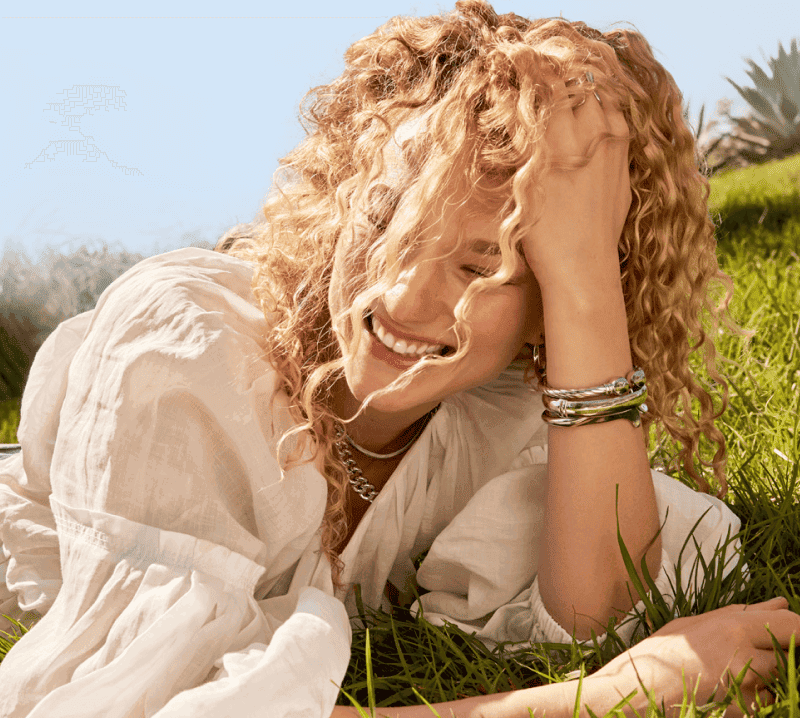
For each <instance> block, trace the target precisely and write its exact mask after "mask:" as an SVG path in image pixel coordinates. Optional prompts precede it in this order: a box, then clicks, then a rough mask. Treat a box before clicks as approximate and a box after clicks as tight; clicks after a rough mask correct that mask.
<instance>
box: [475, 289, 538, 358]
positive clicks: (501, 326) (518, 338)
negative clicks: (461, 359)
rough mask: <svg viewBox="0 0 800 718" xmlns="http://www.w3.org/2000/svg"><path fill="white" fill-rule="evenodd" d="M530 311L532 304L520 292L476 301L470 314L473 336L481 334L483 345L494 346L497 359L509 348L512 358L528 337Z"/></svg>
mask: <svg viewBox="0 0 800 718" xmlns="http://www.w3.org/2000/svg"><path fill="white" fill-rule="evenodd" d="M520 294H522V292H520ZM532 314H533V312H532V311H531V307H530V306H529V305H526V303H525V302H524V300H523V298H522V297H519V296H511V297H503V298H500V297H497V298H493V299H488V300H487V301H483V302H481V301H477V302H476V303H475V306H474V309H473V311H472V312H471V317H470V325H471V326H472V334H473V337H474V339H475V340H478V337H480V341H481V344H482V345H483V346H484V347H487V346H494V347H496V348H497V350H498V360H501V357H500V354H501V353H502V354H503V355H505V354H507V353H509V352H510V353H512V358H513V356H514V355H516V353H517V352H518V351H519V349H520V347H521V346H522V345H523V344H524V343H525V342H526V341H527V336H528V334H529V333H530V325H531V321H532ZM502 359H505V357H504V356H503V357H502Z"/></svg>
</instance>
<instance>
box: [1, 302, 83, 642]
mask: <svg viewBox="0 0 800 718" xmlns="http://www.w3.org/2000/svg"><path fill="white" fill-rule="evenodd" d="M90 319H91V312H85V313H83V314H79V315H78V316H76V317H72V318H71V319H68V320H67V321H65V322H62V323H61V324H60V325H59V326H58V327H57V328H56V329H55V331H53V332H52V333H51V334H50V335H49V336H48V337H47V339H46V340H45V342H44V344H43V345H42V347H41V348H40V349H39V351H38V352H37V353H36V356H35V358H34V361H33V366H32V368H31V371H30V376H29V379H28V382H27V384H26V387H25V394H24V396H23V398H22V417H21V421H20V425H19V427H18V429H17V435H18V436H19V437H24V441H25V446H26V447H27V448H26V450H25V452H24V454H23V453H17V454H14V455H13V456H9V457H7V458H5V459H4V460H2V461H0V547H1V548H2V552H0V614H3V615H9V616H11V617H12V618H15V619H17V620H19V619H20V618H23V615H24V616H25V617H27V618H28V619H32V620H38V619H39V618H41V617H42V615H44V614H45V613H46V612H47V611H48V610H49V609H50V607H51V606H52V605H53V601H54V600H55V598H56V595H57V594H58V591H59V589H60V588H61V565H60V563H59V551H58V536H57V534H56V526H55V520H54V518H53V512H52V510H51V509H50V502H49V496H50V462H51V461H52V459H53V446H54V444H55V437H56V432H57V430H58V413H59V409H60V408H61V403H62V402H63V400H64V392H65V391H66V385H67V369H68V368H69V363H70V361H71V360H72V357H73V356H74V354H75V351H76V350H77V348H78V346H79V345H80V343H81V340H82V339H83V335H84V333H85V331H86V327H87V326H88V324H89V321H90ZM30 416H34V417H35V421H34V422H33V424H35V427H34V428H33V430H34V432H35V435H36V438H35V440H34V441H29V440H28V437H29V436H31V428H32V427H31V422H30V421H29V420H28V417H30ZM22 440H23V439H22V438H20V441H22ZM23 622H24V623H26V624H28V623H29V620H26V621H23ZM10 626H11V624H10V623H9V622H8V621H7V620H6V619H4V618H2V616H0V630H4V631H8V630H9V628H10Z"/></svg>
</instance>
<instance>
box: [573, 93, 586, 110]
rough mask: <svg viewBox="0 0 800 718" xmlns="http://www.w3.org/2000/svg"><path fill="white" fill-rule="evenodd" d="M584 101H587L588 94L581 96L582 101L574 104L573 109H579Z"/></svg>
mask: <svg viewBox="0 0 800 718" xmlns="http://www.w3.org/2000/svg"><path fill="white" fill-rule="evenodd" d="M584 102H586V95H584V96H583V97H581V101H580V102H579V103H578V104H577V105H573V106H572V109H573V110H577V109H578V108H579V107H580V106H581V105H582V104H583V103H584Z"/></svg>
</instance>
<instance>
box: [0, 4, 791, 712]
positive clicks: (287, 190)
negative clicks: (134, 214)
mask: <svg viewBox="0 0 800 718" xmlns="http://www.w3.org/2000/svg"><path fill="white" fill-rule="evenodd" d="M346 59H347V69H346V71H345V73H344V74H343V75H342V77H340V78H339V79H337V80H336V81H334V82H333V83H332V84H331V85H329V86H327V87H325V88H319V89H318V90H317V94H316V102H315V104H314V105H313V106H312V108H311V112H310V115H311V121H312V125H313V127H312V130H311V131H310V132H309V135H308V137H307V138H306V140H305V141H304V142H303V143H302V144H301V145H300V147H298V148H297V149H296V150H295V151H294V152H293V153H292V154H290V155H289V157H288V158H287V159H286V160H285V164H286V166H287V168H289V170H290V171H291V173H292V176H291V177H290V181H289V182H287V183H285V184H283V185H281V186H279V187H278V188H277V191H276V192H275V194H274V195H273V196H271V197H270V198H269V199H268V201H267V202H266V204H265V206H264V209H263V219H262V220H261V221H258V222H254V223H252V224H251V225H248V226H244V227H241V226H240V227H236V228H234V229H233V230H231V232H229V233H228V235H226V236H225V237H223V238H222V240H221V241H220V243H219V245H218V247H217V250H218V251H217V252H216V253H211V252H205V251H202V250H194V249H189V250H178V251H176V252H171V253H168V254H165V255H161V256H158V257H153V258H150V259H148V260H145V261H143V262H141V263H140V264H139V265H137V266H136V267H134V268H133V269H132V270H130V271H129V272H127V273H126V274H125V275H123V276H122V277H121V278H120V279H118V280H117V281H116V282H115V283H114V284H113V285H112V286H111V287H109V289H108V290H107V291H106V292H105V293H104V295H103V296H102V297H101V299H100V301H99V302H98V304H97V306H96V308H95V309H94V310H93V311H91V312H87V313H85V314H82V315H80V316H78V317H75V318H73V319H71V320H69V321H67V322H64V323H63V324H62V325H61V326H60V327H59V328H58V330H56V332H55V333H54V334H53V335H51V337H49V338H48V340H47V342H46V343H45V345H44V346H43V347H42V349H41V351H40V352H39V354H38V355H37V357H36V361H35V363H34V366H33V368H32V370H31V375H30V379H29V382H28V385H27V387H26V391H25V396H24V397H23V406H22V422H21V424H20V428H19V431H18V435H19V438H20V442H21V444H22V453H21V454H20V455H18V456H16V457H14V458H13V459H10V460H7V461H5V462H4V464H3V466H2V474H0V476H2V479H3V482H2V484H0V488H1V489H2V491H3V493H2V494H0V526H2V532H3V533H2V539H3V543H4V553H5V555H6V557H7V565H6V574H5V578H6V584H7V589H6V595H7V599H6V604H5V605H8V604H9V603H11V602H12V601H13V602H17V603H18V605H19V609H20V610H31V609H36V610H38V611H39V612H40V613H42V614H44V617H43V618H42V619H41V620H40V621H39V622H38V623H37V625H36V626H35V627H34V628H33V629H32V630H31V631H30V632H29V633H28V634H27V635H26V636H25V637H24V638H23V639H22V640H20V641H19V643H18V644H17V645H16V646H15V647H14V648H13V650H12V651H11V652H10V653H9V654H8V656H7V658H6V659H5V661H4V662H3V663H2V665H0V683H2V691H0V715H3V716H14V717H17V716H33V717H34V718H39V717H40V716H58V715H75V714H80V715H82V716H89V715H97V716H104V717H105V716H116V715H120V716H133V715H146V716H158V718H167V717H172V716H190V715H191V716H209V717H210V716H222V715H237V716H239V715H261V714H263V715H270V716H289V715H293V716H295V715H303V716H329V715H332V714H333V715H337V716H338V715H342V716H343V715H353V711H352V710H351V709H349V708H345V707H336V708H334V703H335V700H336V697H337V695H338V688H337V686H338V685H339V684H340V682H341V679H342V677H343V675H344V673H345V670H346V667H347V663H348V658H349V642H350V625H349V622H348V615H354V614H355V610H354V609H355V607H354V603H353V589H352V586H353V584H355V583H359V584H360V585H361V587H362V594H363V596H364V599H365V602H367V603H368V604H371V605H382V606H383V607H384V608H388V607H389V606H390V599H391V600H392V601H394V602H400V603H405V604H408V603H410V602H411V599H412V597H413V591H414V588H415V581H416V580H418V582H419V585H420V586H422V587H424V588H426V589H428V590H429V592H428V593H426V594H425V595H424V596H423V597H422V599H421V603H422V608H423V609H424V610H425V615H426V617H427V618H428V619H429V620H432V621H434V622H437V621H438V622H441V620H442V619H443V618H447V619H448V620H451V621H454V622H456V623H458V624H459V625H461V626H463V627H466V628H468V629H471V630H475V631H477V634H478V635H479V636H480V637H481V638H482V639H484V640H486V641H487V642H492V641H499V640H528V641H534V640H538V641H542V640H547V641H570V640H571V635H572V634H573V632H574V634H575V636H576V637H577V638H579V639H589V638H590V636H591V632H592V630H594V631H595V632H596V633H597V632H603V631H604V629H605V628H606V627H607V624H608V621H609V619H611V618H612V617H614V618H615V619H619V618H620V617H623V618H624V617H626V616H627V617H628V618H630V615H629V614H631V607H632V603H633V601H632V600H631V594H630V593H629V591H628V582H627V580H626V579H627V578H628V576H627V572H626V571H625V567H624V565H623V563H622V560H621V558H620V556H619V550H618V547H617V535H616V527H617V517H618V519H619V526H620V527H621V531H622V537H623V539H624V541H625V543H626V545H627V547H628V549H629V551H630V553H631V555H632V557H633V560H634V563H635V565H637V566H639V565H640V563H641V560H642V559H644V560H645V561H646V565H647V568H648V570H649V572H650V574H651V575H652V576H655V577H656V585H657V586H658V588H659V590H661V592H662V593H663V594H665V595H671V594H672V590H671V588H672V587H673V586H674V582H675V573H674V563H675V562H676V561H677V560H678V554H679V550H680V547H681V546H682V545H683V543H684V541H686V538H687V536H688V535H689V532H690V529H691V528H692V527H693V526H694V524H695V523H696V522H698V521H699V523H698V526H697V530H696V531H695V533H694V536H695V538H696V539H697V541H698V544H699V549H700V553H701V554H703V556H704V558H705V559H706V560H708V559H709V558H710V557H711V556H713V555H714V551H715V550H716V549H717V548H718V546H719V544H720V543H721V542H722V541H723V540H725V539H728V538H729V537H730V535H731V534H733V533H736V531H737V530H738V528H739V522H738V520H737V519H736V517H735V516H734V515H733V514H732V512H730V510H729V509H728V508H727V507H726V506H725V505H724V504H723V503H722V502H721V501H720V500H719V498H717V497H712V496H709V495H708V493H697V492H693V491H691V490H690V489H688V488H687V487H685V486H683V485H682V484H680V483H679V482H676V481H674V480H672V479H670V478H668V477H665V476H664V475H662V474H658V473H657V472H651V470H650V468H649V466H648V459H647V453H646V444H645V436H646V433H645V431H644V430H645V429H646V428H647V427H649V426H650V425H651V424H653V423H654V422H656V423H658V424H660V425H661V426H663V427H664V428H665V429H666V431H667V432H668V433H669V434H670V435H671V436H673V437H674V438H676V439H678V440H679V441H681V442H682V444H683V446H684V449H683V454H682V458H683V462H684V466H685V467H686V469H687V470H688V471H689V472H690V474H691V475H693V476H694V477H695V478H696V479H697V480H698V482H699V483H700V484H701V485H702V487H703V488H704V489H706V490H709V486H708V484H706V483H705V482H704V480H703V479H702V477H701V476H700V474H699V472H698V471H697V469H696V465H695V462H696V461H699V460H700V456H699V442H700V438H701V436H705V437H706V438H707V439H708V440H710V441H711V442H713V443H716V445H717V446H718V450H717V452H716V455H715V457H714V461H713V462H712V468H713V471H714V474H715V477H716V479H717V480H718V481H719V482H720V483H721V486H722V491H721V493H722V492H724V490H725V488H726V485H725V481H724V475H723V467H724V440H723V437H722V435H721V433H720V432H719V431H718V430H717V429H716V428H715V427H714V423H713V421H714V418H716V416H717V415H718V412H717V411H716V409H715V407H714V405H713V402H712V400H711V397H710V395H709V394H708V393H707V392H706V390H705V389H704V388H703V386H702V385H701V384H700V382H699V381H698V380H697V378H696V377H695V376H694V375H693V374H692V372H691V370H690V368H689V365H688V361H687V359H688V354H689V352H690V343H689V339H690V338H692V339H699V340H700V341H701V343H704V345H705V347H706V355H705V364H706V367H707V368H708V371H709V376H711V378H712V379H713V380H714V381H715V382H717V383H718V384H720V385H721V386H722V387H723V388H724V387H725V384H724V381H723V380H722V377H720V375H719V374H718V373H717V372H716V369H715V367H714V350H713V336H714V335H713V333H712V332H713V331H715V329H716V326H717V325H718V323H719V322H720V321H721V317H722V310H720V309H717V308H715V307H714V306H713V305H712V304H711V302H710V300H709V299H708V292H707V288H708V285H709V282H710V281H711V280H713V279H716V278H724V275H721V273H720V272H719V270H718V267H717V264H716V259H715V257H714V244H713V237H712V231H713V227H712V225H711V223H710V221H709V219H708V216H707V210H706V205H705V200H706V196H707V185H706V183H705V182H704V180H703V179H702V177H701V176H700V175H699V174H698V172H697V170H696V168H695V164H694V156H693V144H692V138H691V135H690V133H689V132H688V130H687V129H686V127H685V126H684V125H683V123H682V121H681V117H680V96H679V94H678V92H677V90H676V89H675V87H674V84H673V82H672V80H671V78H670V77H669V75H668V74H667V73H666V72H665V71H664V69H663V68H662V67H661V66H660V65H659V64H658V63H657V62H656V61H655V60H654V59H653V56H652V53H651V52H650V49H649V47H648V46H647V44H646V43H645V41H644V40H643V39H642V38H641V37H640V36H639V35H637V34H636V33H631V32H626V31H613V32H610V33H607V34H606V35H601V34H600V33H597V32H596V31H593V30H591V29H589V28H587V27H585V26H583V25H581V24H570V23H567V22H566V21H563V20H552V21H540V22H535V23H531V22H529V21H527V20H524V19H522V18H520V17H518V16H516V15H505V16H503V17H497V16H496V15H495V13H494V12H493V10H492V9H491V8H490V7H489V6H488V5H486V4H485V3H482V2H479V1H478V0H468V1H465V2H459V3H457V6H456V11H455V12H454V13H452V14H450V15H447V16H443V17H432V18H421V19H396V20H393V21H391V22H390V23H388V24H387V25H386V26H384V27H383V28H381V29H380V30H379V31H378V32H377V33H376V34H375V35H373V36H370V37H368V38H366V39H364V40H362V41H360V42H358V43H356V44H355V45H354V46H353V47H352V48H350V50H349V51H348V53H347V55H346ZM704 312H705V313H706V314H709V321H710V322H711V326H712V330H711V331H709V332H708V333H707V332H706V330H704V328H703V325H702V324H701V321H700V318H701V316H703V313H704ZM545 356H546V363H545V362H544V357H545ZM531 364H533V367H530V366H529V365H531ZM637 368H639V369H640V370H637ZM641 370H643V371H641ZM526 380H527V381H526ZM531 389H534V390H535V391H534V392H533V393H531ZM542 396H544V397H545V403H546V406H547V410H546V411H545V412H544V414H542V408H541V405H540V403H539V402H540V401H541V397H542ZM692 398H695V399H697V400H699V403H700V407H701V410H700V417H699V419H696V418H694V417H693V416H692V414H691V412H690V411H688V410H686V409H684V413H683V414H679V413H678V412H677V411H676V409H677V404H678V402H679V401H682V402H684V407H686V406H689V402H690V399H692ZM645 399H646V400H647V403H646V404H645V403H644V402H645ZM723 404H724V402H723ZM667 510H668V511H669V515H667ZM701 519H702V520H701ZM662 527H663V528H662ZM660 528H662V530H661V531H660V532H659V529H660ZM423 551H427V555H426V556H425V559H424V561H423V562H422V565H421V566H420V568H419V571H418V572H415V571H414V565H413V562H412V559H413V558H414V557H416V556H417V555H419V554H420V553H422V552H423ZM734 553H735V547H730V550H729V551H728V549H725V555H726V556H729V557H732V556H733V554H734ZM696 556H697V551H695V552H693V553H688V554H687V553H686V552H684V554H683V562H684V565H686V562H687V560H691V559H692V558H695V557H696ZM731 569H732V566H729V567H727V568H726V572H729V571H730V570H731ZM686 573H688V571H685V572H684V575H683V584H684V589H688V588H689V585H688V581H687V577H686ZM642 606H643V603H641V602H640V603H639V604H638V608H639V610H641V609H642ZM786 606H787V602H786V601H785V599H781V598H779V599H776V600H774V601H772V602H767V603H762V604H756V605H754V606H747V607H744V606H741V605H739V606H738V607H733V608H731V607H727V608H724V609H720V610H718V611H714V612H712V613H710V614H707V615H705V616H699V617H693V618H684V619H678V620H675V621H673V622H671V623H670V624H668V625H667V626H665V627H664V628H663V629H661V630H660V631H658V632H657V633H656V634H655V635H654V636H652V637H650V638H648V639H646V640H645V641H642V642H641V643H639V644H637V645H636V646H635V647H634V648H632V649H630V650H629V651H627V652H626V653H624V654H623V655H621V656H620V657H618V658H617V659H615V660H614V661H612V662H611V663H610V664H608V665H607V666H605V667H604V668H603V669H602V670H601V671H599V672H598V673H596V674H594V675H593V676H591V677H590V678H589V679H587V680H586V681H585V682H584V687H583V697H582V701H583V703H584V704H586V705H589V706H590V707H592V709H593V710H595V711H599V710H602V711H603V712H605V711H606V710H608V709H609V708H610V707H611V706H612V705H614V704H615V703H616V702H617V701H618V700H619V699H620V697H621V696H624V695H627V694H628V693H630V692H631V691H632V690H635V689H637V688H639V687H640V686H639V684H638V678H637V674H636V671H637V670H638V671H639V674H638V675H639V676H641V677H642V679H643V681H644V683H645V685H646V686H647V687H648V688H650V689H652V690H654V691H655V693H656V695H657V696H658V697H659V698H663V699H664V700H665V702H666V703H667V704H668V705H669V704H671V703H676V702H677V703H680V698H681V697H682V693H683V683H682V677H681V669H683V670H685V671H686V677H687V679H691V680H692V681H693V682H694V680H695V679H698V678H699V680H700V686H699V691H698V696H699V697H702V698H705V696H706V695H708V694H709V693H714V692H715V691H717V693H718V695H719V696H720V697H721V696H722V695H724V692H725V684H726V681H727V680H728V672H729V670H732V671H733V672H734V673H738V671H739V669H741V668H742V667H743V666H744V665H745V663H746V661H747V660H748V659H753V663H752V668H753V669H755V670H756V671H758V672H759V673H760V674H761V675H762V676H766V675H767V674H769V673H774V672H775V670H776V665H775V659H774V656H773V653H772V644H771V641H770V636H769V633H768V632H767V631H766V630H765V628H764V624H765V623H766V622H767V621H769V624H770V628H771V630H772V631H773V633H774V634H775V636H776V637H777V638H778V640H779V641H780V642H781V644H782V645H783V646H788V644H789V638H790V636H791V635H792V633H793V632H797V631H798V630H800V617H798V616H797V615H795V614H794V613H792V612H790V611H788V610H786ZM417 608H418V604H417V603H416V602H415V603H414V605H413V606H412V609H413V610H417ZM744 608H747V609H748V610H747V611H744V610H743V609H744ZM346 609H347V610H346ZM618 633H619V635H621V636H624V638H625V640H627V641H629V642H630V640H631V638H632V634H633V625H632V621H626V623H624V624H623V625H622V627H621V628H619V629H618ZM712 634H713V636H714V638H715V640H714V641H713V642H712V641H709V640H708V638H709V637H710V636H711V635H712ZM720 636H721V637H722V638H721V639H720ZM576 688H577V682H576V681H571V682H569V683H564V684H560V685H554V686H545V687H542V688H537V689H532V690H529V691H517V692H514V693H511V694H505V695H500V696H484V697H481V698H476V699H468V700H465V701H458V702H456V703H453V704H446V705H445V706H439V710H440V712H442V711H444V713H443V714H447V711H448V710H452V711H453V712H454V713H455V714H456V715H465V716H466V715H472V716H475V715H489V714H490V715H493V716H501V715H502V716H523V715H525V716H527V715H529V713H528V708H529V707H530V708H531V709H533V710H535V711H536V714H537V715H539V714H541V712H543V711H545V710H546V711H547V713H548V714H551V715H552V714H559V715H561V714H563V715H566V714H567V713H569V714H570V715H571V714H572V706H573V704H574V699H575V693H576ZM759 689H762V690H763V683H762V682H760V681H759V679H758V678H757V677H756V676H755V675H754V674H753V673H752V672H750V673H748V674H747V677H746V679H745V683H744V685H743V690H744V694H745V697H746V699H747V700H749V701H752V700H754V699H755V694H756V691H757V690H759ZM703 691H705V693H704V692H703ZM642 697H643V692H642V691H640V695H639V696H638V697H637V698H635V699H634V701H633V705H636V706H641V705H642V703H641V702H640V701H639V699H640V698H642ZM764 697H766V695H765V696H764ZM645 702H646V699H645ZM732 712H733V709H732ZM387 714H388V715H398V716H409V715H428V714H429V713H428V709H427V708H426V707H421V708H398V709H393V710H390V711H387Z"/></svg>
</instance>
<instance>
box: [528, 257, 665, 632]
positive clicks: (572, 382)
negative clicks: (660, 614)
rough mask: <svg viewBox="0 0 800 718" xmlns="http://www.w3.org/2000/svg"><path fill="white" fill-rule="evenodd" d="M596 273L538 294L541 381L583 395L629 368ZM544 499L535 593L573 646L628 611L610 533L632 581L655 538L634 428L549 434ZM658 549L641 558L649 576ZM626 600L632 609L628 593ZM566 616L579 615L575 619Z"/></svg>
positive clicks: (652, 504) (603, 275)
mask: <svg viewBox="0 0 800 718" xmlns="http://www.w3.org/2000/svg"><path fill="white" fill-rule="evenodd" d="M603 270H604V268H603V267H602V266H597V265H595V267H594V268H593V272H586V273H585V274H583V275H582V276H575V275H573V276H571V277H570V278H569V279H570V281H568V282H566V281H565V282H559V281H553V282H552V283H544V284H543V285H542V299H543V305H544V319H545V337H546V343H547V346H546V356H547V382H548V385H549V386H551V387H554V388H584V387H589V386H597V385H599V384H603V383H605V382H607V381H609V380H610V379H613V378H616V377H618V376H624V375H626V374H627V373H628V372H629V371H630V370H631V368H632V359H631V350H630V343H629V339H628V328H627V319H626V314H625V305H624V299H623V294H622V288H621V285H620V283H619V271H618V266H617V271H616V274H614V273H613V272H612V273H609V271H608V268H605V271H603ZM548 443H549V450H548V490H547V502H546V510H545V521H544V530H543V534H542V546H541V551H540V568H539V589H540V593H541V596H542V602H543V603H544V606H545V608H546V609H547V611H548V612H549V613H550V615H551V616H552V617H553V618H554V619H555V620H556V621H557V622H558V623H559V624H560V625H561V626H563V627H564V628H565V630H567V631H568V632H571V631H572V628H573V623H574V625H575V627H576V628H577V630H576V635H577V637H578V638H579V639H585V638H589V637H590V628H593V629H594V630H595V632H596V633H598V634H600V633H602V632H603V631H604V629H603V627H602V626H601V625H599V624H598V623H597V622H596V621H593V620H591V618H590V617H592V618H595V619H597V621H600V622H601V623H602V624H603V625H605V623H606V622H607V620H608V617H609V616H611V615H612V614H613V615H621V613H620V614H617V613H616V612H615V611H613V610H612V609H618V610H619V611H620V612H622V613H624V612H627V611H628V610H630V608H631V606H632V605H633V604H632V603H631V600H630V598H629V597H628V591H627V589H626V584H628V583H629V578H628V573H627V570H626V568H625V565H624V563H623V560H622V556H621V552H620V550H619V546H618V542H617V533H616V527H617V519H616V512H615V489H616V484H619V525H620V530H621V533H622V537H623V540H624V541H625V545H626V547H627V549H628V551H629V553H630V554H631V558H632V559H633V562H634V565H635V566H636V569H637V573H638V572H639V563H640V561H641V558H642V556H643V555H644V549H645V547H646V546H647V544H648V542H649V541H650V540H651V539H652V538H653V537H654V536H655V534H656V531H657V530H658V511H657V505H656V500H655V491H654V487H653V482H652V478H651V475H650V468H649V463H648V458H647V448H646V444H645V438H644V435H643V430H642V428H641V426H639V427H634V426H633V425H632V424H631V423H630V422H629V421H627V420H625V419H618V420H615V421H610V422H606V423H603V424H591V425H587V426H573V427H557V426H551V427H550V430H549V442H548ZM660 559H661V540H660V537H659V539H658V540H657V541H656V542H655V544H654V545H653V546H652V547H651V549H650V550H649V551H648V554H647V566H648V570H649V571H650V573H651V575H652V576H653V577H655V575H656V574H657V573H658V569H659V565H660ZM630 588H631V594H632V596H633V597H634V599H635V601H636V600H638V598H637V594H636V591H635V588H634V587H633V586H632V585H631V587H630ZM573 610H574V611H575V612H577V613H579V614H581V613H582V614H585V615H584V616H575V615H574V613H573Z"/></svg>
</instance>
